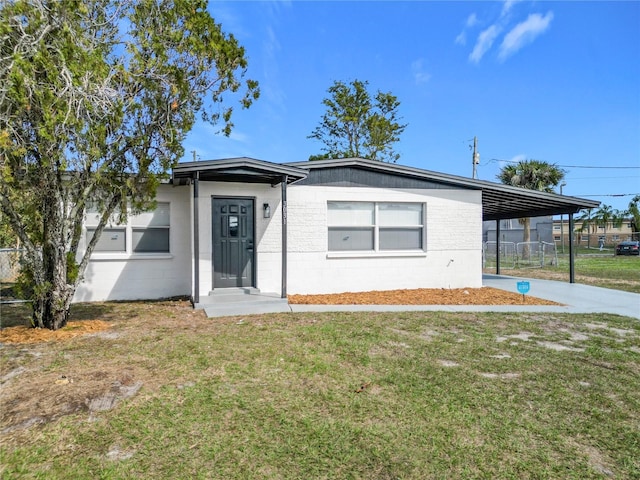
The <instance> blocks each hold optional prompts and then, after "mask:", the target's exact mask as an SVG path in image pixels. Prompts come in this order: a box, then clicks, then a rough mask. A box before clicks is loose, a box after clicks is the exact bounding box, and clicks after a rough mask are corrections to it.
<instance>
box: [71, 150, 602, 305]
mask: <svg viewBox="0 0 640 480" xmlns="http://www.w3.org/2000/svg"><path fill="white" fill-rule="evenodd" d="M157 202H158V207H157V209H156V210H155V211H153V212H148V213H143V214H141V215H135V216H130V217H129V220H128V223H127V224H126V225H111V226H109V228H107V229H105V231H104V232H103V234H102V237H101V238H100V241H99V242H98V245H97V248H96V250H95V252H94V253H93V255H92V259H91V261H90V263H89V266H88V268H87V271H86V275H85V280H84V282H83V283H82V284H81V285H80V286H79V288H78V290H77V292H76V295H75V297H74V300H75V301H99V300H130V299H152V298H165V297H172V296H181V295H188V296H190V297H191V298H192V299H193V300H194V302H195V303H197V302H198V301H199V298H200V296H203V295H207V294H208V293H209V292H210V291H212V290H214V289H220V288H229V287H255V288H258V289H260V290H261V291H262V292H274V293H277V294H280V295H281V296H282V297H286V295H287V294H288V293H290V294H314V293H315V294H322V293H339V292H347V291H352V292H357V291H370V290H390V289H399V288H462V287H469V288H475V287H481V286H482V220H483V218H484V219H485V220H494V221H495V220H499V219H501V218H519V217H522V216H535V214H540V215H546V214H558V213H565V214H567V213H576V212H578V211H579V210H580V209H581V208H595V207H597V206H598V202H593V201H590V200H584V199H579V198H575V197H567V196H558V195H555V194H547V193H543V192H534V191H531V190H529V191H527V190H524V189H520V188H516V187H510V186H506V185H502V184H497V183H492V182H483V181H479V180H471V179H467V178H463V177H457V176H453V175H446V174H441V173H437V172H430V171H427V170H422V169H417V168H411V167H404V166H399V165H394V164H388V163H384V162H375V161H370V160H363V159H341V160H320V161H312V162H300V163H292V164H277V163H271V162H265V161H260V160H254V159H249V158H234V159H225V160H213V161H206V162H189V163H182V164H179V165H178V166H176V167H175V168H174V170H173V172H172V181H171V183H169V184H163V185H161V186H160V187H159V189H158V193H157ZM96 220H97V217H96V213H92V212H89V213H87V220H86V225H85V228H86V231H87V232H88V233H89V232H90V231H91V228H92V227H93V226H95V222H96Z"/></svg>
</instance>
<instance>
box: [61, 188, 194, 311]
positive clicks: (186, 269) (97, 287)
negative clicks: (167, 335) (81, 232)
mask: <svg viewBox="0 0 640 480" xmlns="http://www.w3.org/2000/svg"><path fill="white" fill-rule="evenodd" d="M188 192H189V188H188V187H173V186H171V185H160V186H159V188H158V195H157V200H158V201H159V202H169V204H170V218H171V227H170V234H169V235H170V237H169V248H170V251H171V252H170V254H169V255H149V254H138V255H128V254H120V253H99V252H94V254H93V255H92V259H91V261H90V262H89V265H88V266H87V270H86V272H85V277H84V281H83V282H82V283H81V284H80V285H79V286H78V289H77V290H76V293H75V295H74V297H73V299H74V302H95V301H104V300H138V299H153V298H166V297H173V296H180V295H189V292H190V291H191V241H190V233H189V232H190V213H189V196H188ZM81 247H82V248H84V245H81ZM82 253H83V252H80V254H82Z"/></svg>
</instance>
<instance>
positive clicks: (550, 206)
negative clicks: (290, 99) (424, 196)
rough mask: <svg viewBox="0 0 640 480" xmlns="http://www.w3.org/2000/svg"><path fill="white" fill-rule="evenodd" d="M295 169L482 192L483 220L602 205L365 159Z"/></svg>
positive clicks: (307, 164)
mask: <svg viewBox="0 0 640 480" xmlns="http://www.w3.org/2000/svg"><path fill="white" fill-rule="evenodd" d="M287 165H290V166H292V167H296V168H300V169H305V170H314V169H323V168H338V167H350V168H355V169H362V170H373V171H377V172H381V173H385V174H388V175H393V176H401V177H406V178H411V179H422V180H426V181H430V182H434V183H439V184H442V185H445V186H446V185H450V186H451V187H456V188H465V189H471V190H481V191H482V219H483V220H500V219H506V218H525V217H540V216H546V215H560V214H569V213H577V212H579V211H580V210H582V209H585V208H597V207H598V206H599V205H600V202H597V201H594V200H587V199H584V198H579V197H571V196H567V195H558V194H555V193H546V192H539V191H536V190H528V189H525V188H521V187H512V186H509V185H503V184H501V183H495V182H487V181H483V180H474V179H470V178H466V177H460V176H456V175H449V174H445V173H439V172H433V171H430V170H423V169H420V168H414V167H406V166H403V165H397V164H390V163H385V162H379V161H372V160H365V159H362V158H345V159H335V160H334V159H331V160H314V161H307V162H297V163H290V164H287Z"/></svg>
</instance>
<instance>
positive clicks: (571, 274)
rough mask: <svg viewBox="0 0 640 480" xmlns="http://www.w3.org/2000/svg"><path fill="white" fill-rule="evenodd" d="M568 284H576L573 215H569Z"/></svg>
mask: <svg viewBox="0 0 640 480" xmlns="http://www.w3.org/2000/svg"><path fill="white" fill-rule="evenodd" d="M569 283H576V266H575V259H574V256H573V213H570V214H569Z"/></svg>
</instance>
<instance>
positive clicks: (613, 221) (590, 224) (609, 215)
mask: <svg viewBox="0 0 640 480" xmlns="http://www.w3.org/2000/svg"><path fill="white" fill-rule="evenodd" d="M626 213H627V212H621V211H620V210H617V209H615V208H611V205H601V206H600V208H598V210H596V211H595V212H593V213H591V209H589V211H588V212H587V213H585V214H584V215H583V216H582V217H580V218H579V219H578V220H580V221H582V227H581V228H580V230H581V231H584V230H587V231H591V230H593V232H594V233H595V232H596V231H597V228H598V227H600V228H602V229H603V230H604V232H603V235H604V238H605V241H606V238H607V228H608V227H612V228H616V227H620V225H622V223H623V222H624V217H625V214H626ZM589 247H590V245H589V244H588V243H587V248H589Z"/></svg>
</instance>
